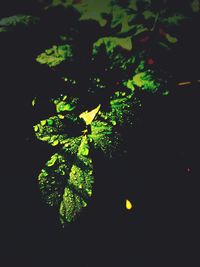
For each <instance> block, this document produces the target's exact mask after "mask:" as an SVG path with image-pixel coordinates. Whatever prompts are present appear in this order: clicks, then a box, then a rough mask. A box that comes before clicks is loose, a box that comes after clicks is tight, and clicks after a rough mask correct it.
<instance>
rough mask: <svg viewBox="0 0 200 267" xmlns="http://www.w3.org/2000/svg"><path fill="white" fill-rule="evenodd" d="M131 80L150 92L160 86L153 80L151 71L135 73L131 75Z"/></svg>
mask: <svg viewBox="0 0 200 267" xmlns="http://www.w3.org/2000/svg"><path fill="white" fill-rule="evenodd" d="M132 81H133V83H134V84H135V85H136V86H138V87H139V88H141V89H142V90H147V91H150V92H155V91H157V90H158V88H159V86H160V83H159V82H157V81H156V80H155V78H154V77H153V74H152V72H151V71H144V72H140V73H137V74H136V75H134V76H133V78H132Z"/></svg>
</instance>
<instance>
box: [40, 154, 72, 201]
mask: <svg viewBox="0 0 200 267" xmlns="http://www.w3.org/2000/svg"><path fill="white" fill-rule="evenodd" d="M70 167H71V166H70V160H69V156H68V157H66V154H65V152H64V151H61V152H58V153H55V154H54V155H53V156H52V157H51V158H50V160H49V161H47V163H46V164H45V167H44V168H43V169H42V171H41V173H40V174H39V176H38V182H39V188H40V191H41V194H42V197H43V199H44V200H45V202H46V203H47V204H48V205H49V206H58V205H60V202H61V201H62V195H63V190H64V188H65V185H66V182H67V180H66V177H67V176H68V174H69V171H70Z"/></svg>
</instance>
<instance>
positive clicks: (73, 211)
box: [60, 136, 94, 224]
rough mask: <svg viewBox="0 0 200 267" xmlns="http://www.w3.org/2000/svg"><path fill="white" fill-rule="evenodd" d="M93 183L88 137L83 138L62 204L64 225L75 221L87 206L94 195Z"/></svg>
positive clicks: (61, 211)
mask: <svg viewBox="0 0 200 267" xmlns="http://www.w3.org/2000/svg"><path fill="white" fill-rule="evenodd" d="M93 183H94V177H93V165H92V160H91V158H90V157H89V143H88V137H87V136H83V137H82V140H81V144H80V146H79V149H78V153H77V157H76V159H75V161H74V163H73V165H72V168H71V171H70V174H69V180H68V183H67V186H66V187H65V190H64V194H63V199H62V202H61V203H60V218H61V222H62V223H63V224H64V223H65V222H71V221H73V220H74V219H75V218H76V216H77V215H78V213H79V212H80V211H81V210H82V208H84V207H86V206H87V200H88V198H89V197H91V195H92V185H93Z"/></svg>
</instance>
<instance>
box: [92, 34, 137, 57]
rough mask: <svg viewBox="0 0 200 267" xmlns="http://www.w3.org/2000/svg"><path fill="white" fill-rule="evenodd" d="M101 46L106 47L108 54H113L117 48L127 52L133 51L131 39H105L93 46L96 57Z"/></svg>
mask: <svg viewBox="0 0 200 267" xmlns="http://www.w3.org/2000/svg"><path fill="white" fill-rule="evenodd" d="M101 46H105V49H106V52H107V53H108V54H112V53H113V52H114V50H115V49H116V47H118V46H119V47H121V48H123V49H125V50H128V51H130V50H132V40H131V37H126V38H120V37H103V38H100V39H99V40H98V41H96V42H95V43H94V44H93V54H94V55H96V54H97V53H98V50H99V48H100V47H101Z"/></svg>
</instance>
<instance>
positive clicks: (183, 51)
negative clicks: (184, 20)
mask: <svg viewBox="0 0 200 267" xmlns="http://www.w3.org/2000/svg"><path fill="white" fill-rule="evenodd" d="M5 4H6V5H7V7H6V6H5ZM3 6H4V8H3ZM30 6H31V9H30ZM30 10H32V12H33V13H37V12H39V11H38V10H37V6H36V5H34V4H33V5H31V2H29V5H27V3H25V2H23V1H18V3H16V1H15V4H14V2H10V1H6V3H4V5H2V9H1V13H2V14H1V16H2V17H4V16H8V15H13V14H15V13H18V12H19V11H20V12H21V13H22V12H24V13H25V12H26V11H29V13H30ZM198 22H199V20H197V19H196V18H194V20H193V21H192V23H191V24H192V25H189V26H188V28H185V32H184V37H183V40H182V42H181V44H180V46H178V47H177V48H176V50H175V51H174V52H173V53H171V55H170V57H169V58H166V59H164V60H163V61H164V63H163V64H165V65H166V68H168V70H170V71H171V72H172V74H173V75H174V76H175V77H176V79H177V81H185V80H191V81H193V85H192V86H185V87H179V86H174V88H172V89H171V94H170V95H169V96H167V97H163V96H156V95H153V96H148V97H146V98H145V99H144V104H143V110H142V111H141V114H140V118H139V120H138V121H137V122H136V124H135V126H134V127H133V129H129V131H128V135H127V136H126V139H125V140H126V142H125V146H126V147H127V152H128V153H127V154H126V155H124V156H123V157H118V158H115V159H111V160H108V159H105V158H103V156H101V155H98V157H96V159H95V168H96V176H95V179H96V183H95V191H94V198H93V199H92V200H91V201H90V205H89V206H88V208H87V209H85V210H84V211H83V212H82V214H81V216H80V217H79V218H78V220H77V221H76V222H74V223H72V224H70V225H69V226H67V227H66V228H65V229H62V228H61V226H60V223H59V220H58V218H57V213H56V211H55V210H52V209H50V208H48V207H47V206H46V205H45V204H44V203H43V202H42V200H41V197H40V193H39V190H38V185H37V179H36V177H37V174H38V172H39V171H40V169H41V168H42V166H43V164H44V162H45V161H46V159H47V158H48V157H49V156H50V155H51V153H52V151H51V150H50V149H49V148H47V147H46V146H44V145H42V144H41V143H40V142H35V141H34V134H33V130H32V125H33V124H34V121H35V118H34V113H33V111H32V107H31V100H32V98H33V96H34V95H35V94H39V93H41V95H42V96H45V95H46V94H47V95H48V93H49V91H48V88H49V90H50V91H51V90H52V89H51V88H52V87H53V86H54V84H53V81H52V79H51V78H50V81H49V82H48V79H47V78H48V73H45V72H43V71H42V72H41V70H40V69H38V68H37V64H36V63H35V62H34V60H33V56H34V55H35V54H36V52H37V48H38V47H39V46H40V37H41V40H43V39H45V37H44V36H37V39H36V38H35V35H34V28H33V29H32V31H31V32H30V31H28V30H25V31H22V32H21V31H20V32H17V33H12V34H8V35H3V38H2V37H0V38H1V40H0V46H1V49H0V58H1V60H0V64H1V108H2V111H1V120H2V121H1V132H2V134H3V137H2V139H1V147H2V148H3V149H1V152H2V153H1V154H2V157H1V158H2V159H3V161H2V159H1V162H2V166H1V197H2V200H1V204H2V209H1V223H2V226H1V231H2V234H1V236H2V238H1V242H2V250H1V253H2V255H3V256H4V257H2V259H3V258H5V261H4V263H3V264H1V265H2V266H18V265H19V266H73V267H76V266H77V267H90V266H128V267H129V266H130V267H131V266H181V265H182V264H185V265H186V266H198V262H199V256H198V251H199V246H198V242H199V216H198V215H199V186H198V179H199V178H200V176H199V149H200V146H199V144H200V143H199V136H200V131H199V115H200V105H199V99H200V98H199V96H200V91H199V89H200V88H199V84H198V83H195V81H196V80H198V79H199V78H200V76H199V71H198V69H199V66H198V64H199V47H200V46H199V40H198V32H199V30H198V27H199V24H198ZM191 29H192V30H191ZM46 38H47V39H48V33H47V37H46ZM30 47H33V48H32V49H30ZM160 56H161V57H162V55H160ZM188 168H189V169H190V171H188V170H187V169H188ZM126 198H128V199H130V200H131V201H132V203H133V205H134V208H133V210H131V211H127V210H125V199H126Z"/></svg>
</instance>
